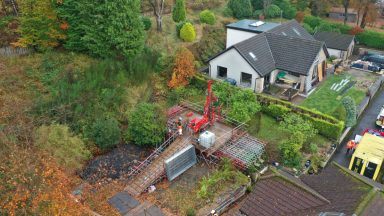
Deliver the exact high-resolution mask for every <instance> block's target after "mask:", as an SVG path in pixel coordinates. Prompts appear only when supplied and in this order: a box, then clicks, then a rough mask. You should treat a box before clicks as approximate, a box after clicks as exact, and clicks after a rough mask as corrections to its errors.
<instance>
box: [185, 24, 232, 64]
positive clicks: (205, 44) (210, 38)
mask: <svg viewBox="0 0 384 216" xmlns="http://www.w3.org/2000/svg"><path fill="white" fill-rule="evenodd" d="M192 47H193V49H194V51H195V52H194V54H195V58H196V59H198V60H200V61H202V62H205V61H207V60H208V59H209V58H210V57H212V56H213V55H215V54H217V53H219V52H220V51H222V50H223V49H224V48H225V30H224V29H223V28H222V27H215V26H204V29H203V36H202V37H201V39H200V40H199V41H198V42H197V43H195V44H194V45H193V46H192Z"/></svg>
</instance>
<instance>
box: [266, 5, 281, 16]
mask: <svg viewBox="0 0 384 216" xmlns="http://www.w3.org/2000/svg"><path fill="white" fill-rule="evenodd" d="M265 15H267V17H268V18H274V17H278V16H280V15H281V9H280V8H279V6H277V5H274V4H272V5H271V6H269V7H268V8H267V10H266V13H265Z"/></svg>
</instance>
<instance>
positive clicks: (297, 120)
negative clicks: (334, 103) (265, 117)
mask: <svg viewBox="0 0 384 216" xmlns="http://www.w3.org/2000/svg"><path fill="white" fill-rule="evenodd" d="M283 118H284V121H282V122H280V126H279V127H280V128H281V129H282V130H285V131H287V132H289V133H290V134H294V133H301V134H303V139H304V142H305V141H307V140H308V139H310V138H312V137H314V136H315V135H316V134H317V130H316V129H315V128H314V127H313V125H312V123H311V122H309V121H308V120H305V119H303V118H302V117H301V116H299V115H297V114H294V113H289V114H286V115H285V116H284V117H283Z"/></svg>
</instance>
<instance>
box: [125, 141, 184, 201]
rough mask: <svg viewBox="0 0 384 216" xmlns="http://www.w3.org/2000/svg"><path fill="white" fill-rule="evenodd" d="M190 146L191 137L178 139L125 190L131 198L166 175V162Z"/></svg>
mask: <svg viewBox="0 0 384 216" xmlns="http://www.w3.org/2000/svg"><path fill="white" fill-rule="evenodd" d="M189 144H190V141H189V137H187V136H186V135H184V136H182V137H178V138H177V139H176V140H175V141H174V142H173V143H172V144H170V146H169V147H168V148H167V149H166V150H165V151H164V152H163V153H161V154H160V155H158V157H157V158H156V159H154V160H153V161H152V163H151V164H149V165H148V167H146V168H145V169H144V170H143V171H142V172H141V173H140V174H138V175H137V176H135V177H134V178H133V179H132V180H131V181H129V182H128V186H127V187H126V188H125V189H124V190H125V191H126V192H127V193H128V194H130V195H131V196H134V197H136V196H139V195H140V194H141V193H142V192H144V191H145V190H146V189H147V188H148V187H149V186H151V185H152V184H154V183H155V182H156V181H157V180H158V179H160V178H162V177H163V176H164V175H165V167H164V161H165V160H167V159H168V158H170V157H171V156H172V155H174V154H175V153H177V152H178V151H180V150H182V149H183V148H185V147H187V146H188V145H189Z"/></svg>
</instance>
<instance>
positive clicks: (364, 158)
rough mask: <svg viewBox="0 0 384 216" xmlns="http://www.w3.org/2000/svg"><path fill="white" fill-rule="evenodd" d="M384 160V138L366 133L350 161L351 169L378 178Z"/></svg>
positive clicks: (374, 178)
mask: <svg viewBox="0 0 384 216" xmlns="http://www.w3.org/2000/svg"><path fill="white" fill-rule="evenodd" d="M383 161H384V138H383V137H379V136H375V135H372V134H369V133H366V134H364V136H363V137H362V139H361V141H360V143H359V144H358V145H357V148H356V150H355V152H354V153H353V155H352V158H351V161H350V163H349V169H350V170H352V171H354V172H357V173H359V174H361V175H364V176H366V177H368V178H371V179H373V180H376V178H377V176H378V175H379V172H380V169H381V167H382V165H383Z"/></svg>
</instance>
